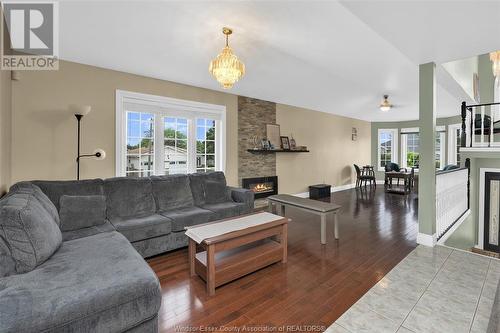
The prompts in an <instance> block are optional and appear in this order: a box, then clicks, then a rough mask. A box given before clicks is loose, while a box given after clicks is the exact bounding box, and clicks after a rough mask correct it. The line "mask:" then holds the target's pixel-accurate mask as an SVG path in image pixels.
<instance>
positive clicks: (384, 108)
mask: <svg viewBox="0 0 500 333" xmlns="http://www.w3.org/2000/svg"><path fill="white" fill-rule="evenodd" d="M393 107H394V105H392V104H391V103H390V102H389V95H384V100H383V101H382V103H381V104H380V105H379V108H380V111H383V112H388V111H389V110H390V109H392V108H393Z"/></svg>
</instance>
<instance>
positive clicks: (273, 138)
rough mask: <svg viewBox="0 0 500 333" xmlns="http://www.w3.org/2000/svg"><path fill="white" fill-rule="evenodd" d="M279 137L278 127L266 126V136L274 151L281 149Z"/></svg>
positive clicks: (275, 125)
mask: <svg viewBox="0 0 500 333" xmlns="http://www.w3.org/2000/svg"><path fill="white" fill-rule="evenodd" d="M280 135H281V134H280V125H278V124H266V136H267V140H269V142H270V146H271V147H275V149H276V147H281V141H280Z"/></svg>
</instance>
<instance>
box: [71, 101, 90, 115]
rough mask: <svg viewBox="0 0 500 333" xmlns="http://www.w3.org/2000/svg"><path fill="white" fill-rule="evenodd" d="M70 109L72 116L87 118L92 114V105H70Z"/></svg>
mask: <svg viewBox="0 0 500 333" xmlns="http://www.w3.org/2000/svg"><path fill="white" fill-rule="evenodd" d="M68 109H69V111H70V112H71V114H74V115H80V116H86V115H87V114H88V113H89V112H90V110H91V109H92V107H91V106H90V105H77V104H70V105H69V107H68Z"/></svg>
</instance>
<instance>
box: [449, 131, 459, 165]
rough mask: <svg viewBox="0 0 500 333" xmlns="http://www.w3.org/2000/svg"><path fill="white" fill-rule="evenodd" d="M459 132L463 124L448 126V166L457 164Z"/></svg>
mask: <svg viewBox="0 0 500 333" xmlns="http://www.w3.org/2000/svg"><path fill="white" fill-rule="evenodd" d="M457 130H460V131H461V130H462V124H451V125H448V164H457Z"/></svg>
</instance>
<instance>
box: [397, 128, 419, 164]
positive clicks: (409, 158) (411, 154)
mask: <svg viewBox="0 0 500 333" xmlns="http://www.w3.org/2000/svg"><path fill="white" fill-rule="evenodd" d="M418 131H419V129H418V127H417V128H402V129H401V166H402V167H404V168H418V164H419V161H420V154H419V146H420V138H419V133H418Z"/></svg>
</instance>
